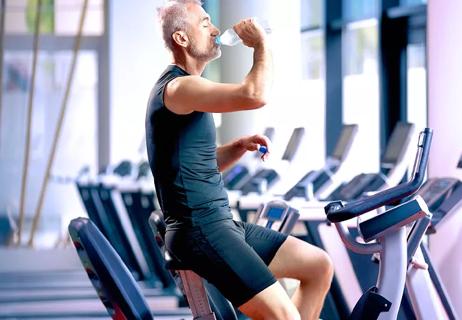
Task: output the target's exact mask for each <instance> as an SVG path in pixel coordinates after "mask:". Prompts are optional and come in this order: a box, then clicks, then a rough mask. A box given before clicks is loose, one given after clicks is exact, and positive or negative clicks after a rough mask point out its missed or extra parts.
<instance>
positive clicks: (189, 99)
mask: <svg viewBox="0 0 462 320" xmlns="http://www.w3.org/2000/svg"><path fill="white" fill-rule="evenodd" d="M244 22H247V23H244ZM234 28H235V30H236V32H237V33H238V34H239V35H240V36H241V38H242V40H243V43H244V44H245V45H248V46H250V47H252V48H254V53H253V66H252V68H251V70H250V71H249V73H248V74H247V76H246V77H245V78H244V80H243V81H242V83H238V84H230V83H217V82H213V81H210V80H207V79H204V78H202V77H200V76H194V75H192V76H186V77H179V78H176V79H174V80H172V81H171V82H170V83H169V84H168V85H167V88H166V90H165V94H164V101H165V105H166V106H167V108H168V109H169V110H171V111H173V112H175V113H177V114H188V113H191V112H193V111H202V112H216V113H222V112H232V111H240V110H250V109H256V108H260V107H262V106H264V105H265V104H266V100H267V96H268V93H269V89H270V85H271V82H272V78H271V75H272V59H271V53H270V50H269V49H268V46H267V43H266V38H265V35H264V31H263V30H262V29H261V27H260V26H258V27H257V26H255V25H254V23H253V22H252V21H251V20H244V21H243V22H241V23H239V24H237V25H235V26H234Z"/></svg>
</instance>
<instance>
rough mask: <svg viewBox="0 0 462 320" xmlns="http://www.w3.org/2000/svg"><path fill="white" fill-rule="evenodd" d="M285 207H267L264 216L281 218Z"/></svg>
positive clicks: (273, 218) (275, 218) (272, 218)
mask: <svg viewBox="0 0 462 320" xmlns="http://www.w3.org/2000/svg"><path fill="white" fill-rule="evenodd" d="M284 210H285V208H281V207H272V208H269V210H268V212H267V214H266V216H267V217H268V219H269V220H280V219H282V215H283V213H284Z"/></svg>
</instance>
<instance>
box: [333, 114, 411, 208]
mask: <svg viewBox="0 0 462 320" xmlns="http://www.w3.org/2000/svg"><path fill="white" fill-rule="evenodd" d="M414 127H415V126H414V124H412V123H405V122H398V123H397V124H396V126H395V128H394V129H393V132H392V134H391V136H390V139H389V141H388V143H387V146H386V149H385V153H384V154H383V156H382V159H381V161H380V172H378V173H361V174H359V175H357V176H355V177H354V178H353V179H352V180H351V181H349V182H347V183H344V184H342V185H341V186H339V187H338V188H337V189H335V190H334V191H333V192H332V193H331V194H330V195H329V196H328V197H327V198H326V199H325V200H327V201H335V200H343V201H352V200H355V199H358V198H359V197H361V195H363V194H364V193H366V192H371V191H380V190H383V189H384V188H387V187H392V186H395V185H397V184H399V183H400V182H401V181H402V180H403V178H404V177H405V175H406V172H407V169H408V165H409V156H410V151H411V150H410V148H409V145H410V142H411V139H412V137H413V135H414Z"/></svg>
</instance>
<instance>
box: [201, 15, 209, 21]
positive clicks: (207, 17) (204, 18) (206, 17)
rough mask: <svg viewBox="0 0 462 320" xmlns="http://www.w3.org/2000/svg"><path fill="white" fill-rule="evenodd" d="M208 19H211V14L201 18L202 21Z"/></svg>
mask: <svg viewBox="0 0 462 320" xmlns="http://www.w3.org/2000/svg"><path fill="white" fill-rule="evenodd" d="M207 20H208V21H210V16H205V17H203V18H202V19H201V21H207Z"/></svg>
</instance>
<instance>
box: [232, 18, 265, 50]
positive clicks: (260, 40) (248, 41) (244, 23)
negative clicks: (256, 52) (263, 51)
mask: <svg viewBox="0 0 462 320" xmlns="http://www.w3.org/2000/svg"><path fill="white" fill-rule="evenodd" d="M233 29H234V31H236V33H237V35H238V36H239V38H241V39H242V43H243V44H244V45H246V46H247V47H251V48H256V47H258V46H261V45H263V44H264V43H265V39H266V33H265V30H264V29H263V27H262V26H261V25H260V24H259V23H258V22H256V21H255V20H254V19H252V18H249V19H244V20H241V21H240V22H238V23H237V24H235V25H234V26H233Z"/></svg>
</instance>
